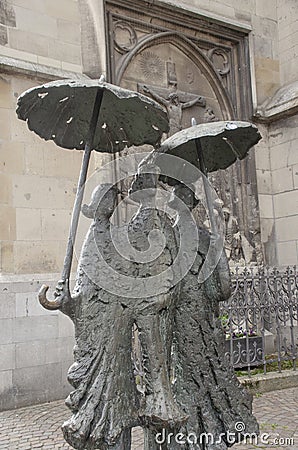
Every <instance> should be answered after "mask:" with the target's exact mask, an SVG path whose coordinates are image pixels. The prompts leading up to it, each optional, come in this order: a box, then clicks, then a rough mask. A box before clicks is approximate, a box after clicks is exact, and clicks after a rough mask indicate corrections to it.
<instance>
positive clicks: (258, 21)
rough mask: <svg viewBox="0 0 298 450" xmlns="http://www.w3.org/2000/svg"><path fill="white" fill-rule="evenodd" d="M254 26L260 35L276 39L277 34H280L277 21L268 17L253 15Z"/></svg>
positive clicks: (255, 31)
mask: <svg viewBox="0 0 298 450" xmlns="http://www.w3.org/2000/svg"><path fill="white" fill-rule="evenodd" d="M252 26H253V29H254V33H255V34H256V35H258V36H265V37H268V38H270V39H276V36H277V35H278V28H277V22H276V21H275V20H272V19H269V18H267V17H260V16H256V15H253V16H252Z"/></svg>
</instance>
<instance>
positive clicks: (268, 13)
mask: <svg viewBox="0 0 298 450" xmlns="http://www.w3.org/2000/svg"><path fill="white" fill-rule="evenodd" d="M274 3H275V0H274V1H272V0H256V14H257V16H260V17H267V18H268V19H272V20H277V8H276V7H275V5H274Z"/></svg>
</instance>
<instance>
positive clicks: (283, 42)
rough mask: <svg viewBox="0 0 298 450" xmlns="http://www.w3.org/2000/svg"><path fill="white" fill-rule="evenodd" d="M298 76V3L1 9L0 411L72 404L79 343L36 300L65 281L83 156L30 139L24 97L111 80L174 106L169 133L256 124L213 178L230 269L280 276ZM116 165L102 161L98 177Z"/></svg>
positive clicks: (291, 241)
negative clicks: (245, 146)
mask: <svg viewBox="0 0 298 450" xmlns="http://www.w3.org/2000/svg"><path fill="white" fill-rule="evenodd" d="M297 68H298V5H297V2H296V0H287V1H283V0H251V1H249V2H247V1H245V0H237V1H236V0H224V1H216V0H208V1H206V0H196V1H193V0H182V1H176V0H148V1H145V0H142V1H140V0H61V1H59V2H53V1H51V0H39V1H38V2H36V1H34V0H26V1H25V0H5V1H3V2H1V6H0V70H1V78H0V123H1V128H0V147H1V148H0V179H1V190H0V202H1V204H0V207H1V220H0V239H1V244H0V245H1V248H0V266H1V267H0V273H1V278H0V288H1V290H0V314H1V317H0V322H1V326H0V354H1V355H2V358H1V359H2V360H3V361H4V364H3V365H2V368H1V371H0V394H1V395H0V398H1V399H2V400H1V402H2V403H1V404H0V407H1V408H9V407H14V406H23V405H27V404H30V403H32V402H41V401H46V400H50V399H54V398H60V397H62V396H64V394H65V392H66V391H67V390H68V389H69V387H68V385H67V382H66V376H65V375H66V372H67V368H68V367H69V365H70V363H71V359H72V355H71V352H72V346H73V329H72V325H71V323H70V321H68V319H67V318H66V317H63V316H62V315H61V314H59V315H58V314H56V313H55V312H51V313H47V312H45V311H43V310H42V309H41V307H40V306H39V305H38V302H37V295H36V292H37V291H38V288H39V286H40V284H42V283H45V282H46V283H48V284H50V286H51V287H54V286H55V284H56V281H57V280H58V279H59V272H60V270H61V268H62V264H63V258H64V252H65V247H66V240H67V235H68V228H69V221H70V215H71V211H72V205H73V200H74V195H75V190H76V183H77V178H78V173H79V169H80V164H81V158H82V152H80V151H67V150H62V149H59V148H57V147H56V146H55V145H54V144H53V143H51V142H44V141H42V140H41V139H40V138H38V137H37V136H36V135H34V134H33V133H30V132H29V131H28V129H27V126H26V124H25V123H23V122H21V121H19V120H18V119H17V117H16V114H15V107H16V101H17V97H18V96H19V95H20V94H21V93H22V92H23V91H24V90H26V89H28V88H29V87H32V86H35V85H37V84H42V83H45V82H48V81H51V80H55V79H68V78H71V79H77V80H84V79H88V78H99V77H100V75H101V74H104V75H105V76H106V79H107V81H110V82H112V83H115V84H118V85H120V86H122V87H124V88H129V89H133V90H136V91H139V92H140V93H145V94H146V95H148V96H151V97H152V98H155V99H156V100H157V101H159V103H160V104H161V105H163V106H164V108H166V109H168V112H169V116H170V134H173V133H174V132H175V131H177V130H179V129H181V128H185V127H188V126H190V122H191V118H192V117H194V118H195V119H196V121H197V123H204V122H213V121H216V120H247V121H251V122H253V123H255V124H256V125H257V126H258V128H259V130H260V133H261V135H262V140H261V141H260V142H259V143H258V145H257V146H256V147H255V149H253V150H252V151H251V152H250V154H249V157H248V158H246V159H245V160H243V161H242V162H239V163H237V164H235V165H234V166H232V167H231V168H229V169H228V170H227V171H224V172H222V173H215V174H212V175H211V177H210V179H211V182H212V185H213V186H214V189H215V190H216V193H217V195H218V197H219V198H220V200H221V205H222V207H223V210H224V214H225V218H226V228H227V242H228V244H227V250H228V251H229V252H230V255H231V264H240V265H245V264H248V265H249V264H254V265H257V264H266V265H269V266H277V267H284V266H287V265H294V264H297V260H298V195H297V194H298V126H297V125H298V78H297ZM171 102H172V103H171ZM175 108H176V109H175ZM173 110H174V112H173ZM106 160H107V159H106V158H102V157H100V156H98V155H93V156H92V161H91V167H90V174H92V172H93V171H94V170H95V168H96V167H100V166H101V165H102V164H103V162H104V161H106ZM83 231H84V230H83V229H82V230H81V233H83ZM74 271H75V266H74ZM49 373H50V374H51V377H48V374H49ZM49 378H50V380H49ZM49 383H50V384H49Z"/></svg>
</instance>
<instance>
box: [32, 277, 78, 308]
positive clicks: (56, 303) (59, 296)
mask: <svg viewBox="0 0 298 450" xmlns="http://www.w3.org/2000/svg"><path fill="white" fill-rule="evenodd" d="M48 289H49V286H47V285H46V284H43V285H42V286H41V288H40V290H39V292H38V300H39V303H40V304H41V306H43V307H44V308H45V309H48V310H50V311H55V310H57V309H61V308H62V307H64V310H65V309H66V306H67V303H68V302H69V301H70V300H71V295H70V292H69V281H68V280H60V281H58V283H57V286H56V290H55V292H54V300H48V299H47V292H48Z"/></svg>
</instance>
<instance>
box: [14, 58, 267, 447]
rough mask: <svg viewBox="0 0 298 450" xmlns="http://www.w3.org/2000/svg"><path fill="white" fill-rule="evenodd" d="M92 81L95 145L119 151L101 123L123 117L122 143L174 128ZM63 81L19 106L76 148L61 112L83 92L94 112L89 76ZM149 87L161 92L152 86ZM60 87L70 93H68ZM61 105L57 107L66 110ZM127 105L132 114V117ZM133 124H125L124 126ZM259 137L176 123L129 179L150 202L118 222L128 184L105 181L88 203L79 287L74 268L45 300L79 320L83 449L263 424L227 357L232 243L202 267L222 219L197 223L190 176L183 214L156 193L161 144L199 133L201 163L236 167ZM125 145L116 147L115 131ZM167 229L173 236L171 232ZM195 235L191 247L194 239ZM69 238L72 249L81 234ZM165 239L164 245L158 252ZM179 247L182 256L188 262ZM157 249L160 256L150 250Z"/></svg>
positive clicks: (141, 103)
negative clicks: (137, 369)
mask: <svg viewBox="0 0 298 450" xmlns="http://www.w3.org/2000/svg"><path fill="white" fill-rule="evenodd" d="M167 69H168V81H169V83H170V82H171V83H172V84H173V85H174V89H175V86H176V85H175V83H176V73H175V67H174V65H173V64H172V65H171V64H168V65H167ZM92 83H93V82H90V86H89V87H90V89H87V92H88V94H87V97H88V95H89V93H93V96H92V99H91V100H92V119H91V124H89V127H88V131H86V130H85V128H84V130H85V131H84V133H87V137H86V143H84V144H86V145H85V155H86V154H87V153H88V152H90V151H91V149H92V148H95V149H97V150H103V149H106V150H107V149H108V148H109V145H112V147H111V148H112V150H111V151H115V148H114V145H113V141H112V142H110V143H109V142H108V138H107V136H106V135H105V134H102V133H103V131H102V130H106V129H108V131H109V127H112V126H114V125H115V124H116V122H115V121H116V118H117V117H119V121H118V122H117V125H115V126H116V130H115V133H116V134H115V135H113V130H112V129H111V136H112V135H113V136H114V138H113V139H115V136H119V132H121V131H122V130H123V129H124V127H125V126H126V127H127V128H125V129H126V131H127V136H128V137H127V139H126V140H122V142H121V143H120V144H119V145H120V148H121V147H122V146H123V145H124V143H126V144H127V143H131V142H133V143H135V144H136V143H143V144H144V143H149V142H150V143H155V144H157V143H158V142H159V140H160V138H161V134H162V131H167V129H168V127H167V120H166V115H165V113H164V112H163V111H161V110H160V107H158V106H156V104H155V102H153V101H152V100H150V99H146V98H145V97H143V96H142V95H140V94H138V93H133V92H130V93H128V92H127V91H123V90H122V89H121V88H116V87H114V86H111V85H106V84H105V83H102V82H95V85H96V88H94V86H93V84H92ZM104 85H105V86H104ZM59 86H61V84H59V83H58V85H57V84H52V85H51V87H52V88H51V87H50V86H49V85H48V87H47V88H46V89H45V87H44V86H43V87H41V88H37V89H35V90H32V91H29V92H27V94H26V96H24V99H26V101H25V100H24V101H22V100H20V101H19V109H18V113H19V116H20V117H21V118H23V119H28V124H29V127H31V128H34V130H35V131H36V132H37V133H38V134H40V135H41V136H42V137H44V138H46V139H49V138H52V139H53V140H55V139H56V141H57V142H60V144H63V145H64V146H66V147H67V146H70V147H71V148H73V147H75V144H74V142H76V143H77V142H78V141H77V138H78V136H76V139H74V138H73V140H71V139H70V140H68V134H67V133H66V131H65V130H68V128H67V125H70V124H71V123H72V122H73V120H74V118H73V116H71V119H72V120H70V119H68V120H67V121H66V125H65V123H64V127H63V126H61V124H60V126H59V125H57V124H56V121H57V120H59V119H61V117H64V116H63V114H64V112H65V111H64V106H63V105H62V106H61V103H62V104H63V103H65V105H66V106H65V110H67V116H68V114H69V113H70V112H72V113H73V114H74V111H72V110H71V108H70V106H67V105H68V102H70V104H71V101H72V99H75V100H76V101H78V102H79V104H80V106H78V109H79V113H78V116H77V117H78V118H79V120H83V119H82V117H83V116H84V113H86V108H87V104H85V106H84V105H83V106H82V105H81V102H82V98H84V95H85V94H82V93H83V92H84V91H85V90H86V87H85V86H83V87H82V86H81V85H79V86H78V89H70V90H69V91H68V89H69V85H68V84H66V86H65V89H66V91H65V92H64V91H63V89H61V88H60V89H59ZM74 86H76V83H74ZM74 86H73V87H74ZM63 87H64V86H63ZM81 88H82V90H81ZM147 89H148V90H150V89H149V88H147ZM61 90H62V92H60V91H61ZM145 90H146V88H145ZM57 91H58V92H59V94H57ZM74 92H77V93H78V98H80V100H78V98H76V94H74ZM94 92H95V93H96V95H95V99H94ZM80 93H81V94H82V96H83V97H80ZM148 93H149V92H148ZM150 93H151V95H152V96H156V93H153V91H152V90H151V91H150ZM36 94H37V95H36ZM39 94H40V95H39ZM52 94H53V96H52ZM61 94H63V95H66V97H64V96H63V97H62V98H61ZM68 94H69V95H68ZM115 94H116V95H115ZM170 95H171V94H170ZM179 95H180V94H177V93H176V94H175V101H176V103H179V104H175V107H178V110H177V111H178V113H177V111H176V112H175V114H173V113H171V111H172V110H171V109H170V110H169V112H170V114H172V118H173V117H174V125H172V130H175V127H180V119H181V115H180V112H181V111H180V108H182V106H181V104H183V103H184V102H183V101H182V100H181V99H180V100H179ZM105 96H106V97H105ZM114 97H116V98H117V106H116V105H115V107H113V109H112V111H113V114H110V115H111V116H112V118H113V119H112V121H110V122H108V116H106V120H107V122H104V123H102V117H104V118H105V114H107V113H108V107H110V106H111V104H113V101H114ZM173 98H174V97H173ZM122 100H123V103H122ZM130 101H131V104H130ZM166 101H167V102H168V101H169V100H166ZM30 102H31V107H30ZM47 102H49V103H47ZM105 102H106V104H105ZM170 102H171V101H170ZM189 102H190V103H189ZM197 102H199V103H200V102H201V103H202V98H201V97H200V96H199V97H195V98H193V99H192V100H188V101H187V102H186V105H187V103H188V107H191V106H192V105H194V104H195V103H197ZM180 103H181V104H180ZM203 103H204V102H203ZM184 104H185V103H184ZM105 105H106V106H105ZM134 105H136V106H135V109H134ZM201 106H202V105H201ZM68 107H69V108H70V109H69V110H68V109H67V108H68ZM80 107H81V109H80ZM105 107H106V109H105ZM84 108H85V109H84ZM88 108H89V111H90V107H89V106H88ZM38 109H40V110H41V114H40V116H38ZM102 110H103V112H102ZM58 111H60V115H59V114H58ZM49 113H50V118H51V119H50V121H49V122H50V123H49V125H48V128H47V130H43V125H44V120H45V118H46V116H47V115H49ZM52 113H56V119H55V120H53V118H52ZM128 113H130V117H129V120H127V121H126V122H125V117H126V116H125V114H128ZM177 114H178V115H177ZM136 116H137V118H136ZM177 117H178V118H177ZM84 120H87V119H84ZM84 120H83V121H84ZM156 120H157V121H158V120H160V122H161V124H162V126H161V127H157V125H156V123H157V122H156ZM98 123H99V127H98ZM122 123H123V128H122V127H119V126H120V125H121V124H122ZM139 123H140V129H138V124H139ZM124 124H125V125H124ZM151 129H153V130H154V132H153V133H151V134H150V132H149V131H148V133H149V137H148V136H147V131H146V130H151ZM54 130H55V134H54V135H53V134H51V133H53V132H54ZM82 130H83V128H82V129H81V131H82ZM104 132H105V131H104ZM129 133H131V134H129ZM210 135H211V136H210ZM90 136H91V138H90ZM234 136H235V137H236V139H235V142H234V140H233V137H234ZM243 136H244V137H243ZM249 136H252V137H251V138H250V137H249ZM99 138H101V139H102V141H103V143H104V144H103V148H102V147H101V146H100V145H99V144H98V143H97V142H98V139H99ZM258 139H259V136H258V134H257V130H256V129H254V128H251V127H250V125H249V124H246V123H245V124H243V123H241V122H240V123H239V122H223V123H221V122H218V123H214V124H205V125H198V126H196V127H192V128H191V129H190V130H186V131H179V132H178V133H176V134H175V135H174V136H172V137H171V138H169V139H168V141H166V142H165V143H164V144H163V145H164V148H162V149H161V151H159V152H158V151H155V152H156V156H157V158H155V155H153V158H152V155H150V156H151V161H150V158H149V159H148V158H146V159H145V160H144V161H142V162H141V164H140V166H139V169H138V173H137V174H136V175H135V179H134V181H133V182H132V185H131V189H130V196H131V199H132V200H134V201H136V202H137V203H138V204H139V209H138V212H137V213H136V214H135V215H134V216H133V218H132V220H131V222H130V223H129V225H128V226H127V227H126V228H125V230H124V231H123V230H122V229H121V227H119V226H116V225H112V224H111V221H110V219H111V216H112V214H113V211H114V209H115V206H116V203H117V195H118V189H117V188H116V187H115V186H113V185H112V184H102V185H99V186H98V187H97V188H96V189H95V190H94V192H93V194H92V197H91V201H90V203H89V205H84V206H83V208H82V212H83V214H84V215H85V216H86V217H87V218H90V219H92V223H91V225H90V228H89V231H88V233H87V235H86V238H85V241H84V244H83V247H82V250H81V257H80V261H79V265H78V270H77V277H76V283H75V287H74V290H73V293H72V294H70V291H69V283H68V281H69V280H68V278H67V276H65V277H64V278H63V279H62V280H61V281H60V282H59V283H58V286H57V288H56V292H55V298H56V300H55V301H54V302H53V303H51V302H48V303H46V302H44V303H43V300H42V301H41V303H42V304H43V305H44V306H45V307H46V308H48V309H53V308H54V309H60V310H61V311H62V312H63V313H64V314H66V315H68V316H69V317H70V319H71V320H72V321H73V323H74V327H75V338H76V345H75V349H74V360H75V361H74V364H73V365H72V366H71V367H70V369H69V372H68V379H69V382H70V383H71V385H72V386H73V388H74V390H73V391H72V392H71V394H70V395H69V397H68V398H67V401H66V403H67V405H68V406H69V408H70V409H71V410H72V416H71V418H70V419H69V420H68V421H66V422H65V423H64V425H63V433H64V436H65V439H66V440H67V442H69V443H70V444H71V445H72V446H73V447H74V448H76V449H79V450H83V449H99V450H108V449H112V450H130V447H131V437H130V432H131V428H132V427H134V426H137V425H139V426H142V427H143V428H144V430H145V448H146V450H155V449H156V450H158V448H159V443H158V442H157V440H156V437H157V435H158V434H160V433H163V431H165V432H166V433H168V432H170V433H172V434H173V435H175V433H176V434H177V433H181V432H182V433H184V434H185V435H186V436H187V435H189V434H191V433H192V434H195V435H196V436H197V438H198V439H200V437H201V435H202V434H212V436H213V439H216V444H215V445H214V443H212V444H210V445H209V444H208V443H207V444H205V443H204V444H199V445H198V446H197V447H196V448H198V449H201V450H203V449H204V450H205V449H210V450H211V449H215V448H216V449H220V450H226V448H227V447H228V446H230V442H229V440H228V436H229V433H230V432H234V431H235V430H236V431H237V432H238V433H237V434H236V439H235V442H237V441H239V440H241V439H242V438H243V433H241V431H244V430H245V431H246V432H247V433H256V432H257V428H258V427H257V423H256V421H255V419H254V417H253V416H252V414H251V397H250V396H249V395H248V394H247V393H246V392H245V391H244V389H243V388H242V387H241V386H240V384H239V383H238V381H237V379H236V377H235V376H234V375H233V373H232V372H231V369H230V368H229V365H228V361H226V360H225V359H224V346H223V340H224V337H223V336H224V333H223V330H222V329H221V325H220V320H219V317H218V314H219V313H218V310H219V308H218V302H220V301H223V300H227V299H228V297H229V296H230V275H229V267H228V263H227V258H226V255H225V252H224V251H222V252H220V259H219V261H218V263H217V264H216V266H215V265H212V264H211V265H210V267H213V270H212V272H210V274H209V276H208V277H206V278H205V279H203V281H200V279H199V278H198V277H199V275H200V273H201V272H203V265H204V263H205V261H206V260H207V258H208V254H209V247H210V248H211V250H212V251H211V253H210V254H209V258H211V260H212V261H211V262H213V256H214V255H213V250H214V249H216V245H217V243H218V242H219V240H218V235H217V234H216V230H215V229H214V228H213V229H212V232H211V233H210V232H209V231H207V230H206V229H203V228H201V227H199V226H198V224H197V223H196V222H195V220H194V218H193V216H192V214H191V211H192V209H193V208H194V206H195V205H196V204H197V199H196V198H195V194H194V192H193V189H192V185H191V184H189V183H188V186H186V184H184V183H182V182H181V181H179V179H178V180H177V182H176V184H175V187H174V191H173V192H172V196H171V199H170V201H168V202H167V206H169V207H170V208H171V209H172V210H174V211H175V210H176V212H177V217H176V220H175V221H174V220H173V218H171V217H170V216H168V215H167V214H166V213H165V212H164V210H161V211H160V210H159V209H158V208H157V206H156V205H157V203H156V197H157V192H158V190H157V185H158V180H159V176H160V172H161V167H159V164H158V156H160V155H161V154H165V153H167V152H175V151H176V150H177V153H178V154H179V155H180V156H182V158H184V159H185V160H187V159H188V155H191V154H192V152H191V151H190V153H188V149H189V148H190V150H191V145H192V142H193V141H197V142H196V143H197V144H198V143H199V145H200V149H201V153H197V154H196V155H197V157H199V158H202V161H204V162H205V166H204V164H201V165H200V168H201V166H202V168H203V172H204V173H205V169H207V170H216V169H218V168H219V167H224V168H225V167H227V166H228V165H229V164H232V163H233V162H234V161H235V159H236V157H238V158H243V157H244V156H245V154H246V152H247V150H248V147H250V146H251V145H253V144H254V143H256V142H257V141H258ZM87 141H88V143H87ZM210 142H213V143H214V146H211V144H210ZM114 144H115V146H117V142H116V141H115V143H114ZM237 144H239V146H238V147H237ZM80 145H81V144H80ZM86 146H87V147H86ZM196 149H197V150H198V148H197V147H196ZM181 153H182V154H181ZM197 157H196V159H195V162H196V165H197V162H198V161H197ZM208 158H209V159H208ZM152 161H153V162H154V164H152ZM84 163H85V158H84ZM87 167H88V165H87V164H86V166H84V164H83V171H82V172H81V174H82V173H85V174H86V171H87ZM202 168H201V170H202ZM80 181H82V180H81V178H80ZM77 198H78V197H77ZM181 203H182V205H183V207H182V209H181ZM78 207H79V202H78V203H77V202H76V203H75V213H76V214H78ZM160 232H162V235H163V238H164V240H163V241H162V242H161V241H160V240H159V239H160ZM115 233H116V234H115ZM125 233H127V237H128V239H127V243H126V244H127V245H126V246H124V250H125V255H123V254H122V253H121V252H119V250H118V247H117V246H116V244H117V241H121V239H122V237H123V236H125ZM70 239H71V235H70ZM69 242H70V241H69ZM125 242H126V241H125ZM183 242H184V244H183ZM118 243H119V242H118ZM189 243H190V244H191V246H190V247H187V244H189ZM161 244H162V245H161ZM70 245H71V247H70V248H72V246H73V243H71V244H70ZM159 247H160V248H159ZM154 248H155V249H158V250H160V251H159V252H158V254H157V256H156V257H154V258H152V255H153V254H154V251H153V250H154ZM148 250H149V252H148ZM179 252H180V253H181V255H182V257H181V260H180V263H179V264H178V265H177V264H175V263H176V259H177V255H178V254H179ZM146 255H148V256H149V259H146V258H145V259H142V258H144V257H145V256H146ZM185 267H186V268H187V270H185ZM180 275H181V276H180ZM127 280H129V283H127ZM148 281H149V283H148ZM115 285H116V291H115ZM156 285H158V288H159V289H158V290H157V291H156V290H155V287H156ZM41 294H42V293H41ZM41 294H40V295H41ZM40 298H41V297H40ZM57 299H59V301H58V300H57ZM52 306H53V308H52ZM135 329H137V330H138V333H139V340H140V348H141V358H142V366H143V369H144V374H143V390H142V391H141V392H140V391H138V389H137V384H136V379H135V374H134V372H133V362H132V354H133V349H132V332H133V330H135ZM239 422H241V423H242V424H244V428H243V429H242V430H239V429H237V428H236V426H237V423H239ZM218 439H220V442H219V443H218V444H217V440H218ZM176 444H177V445H176ZM183 445H184V447H182V448H184V449H185V450H186V449H187V450H191V449H193V448H195V447H193V446H192V444H189V443H185V444H183ZM162 448H163V449H168V450H170V449H171V450H172V449H175V450H176V449H177V450H178V448H181V445H180V443H179V444H178V443H175V440H174V442H171V443H168V444H163V446H162Z"/></svg>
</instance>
